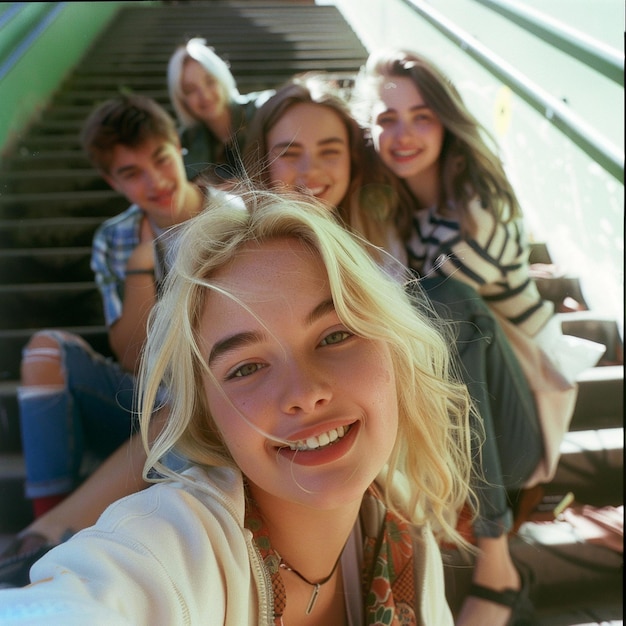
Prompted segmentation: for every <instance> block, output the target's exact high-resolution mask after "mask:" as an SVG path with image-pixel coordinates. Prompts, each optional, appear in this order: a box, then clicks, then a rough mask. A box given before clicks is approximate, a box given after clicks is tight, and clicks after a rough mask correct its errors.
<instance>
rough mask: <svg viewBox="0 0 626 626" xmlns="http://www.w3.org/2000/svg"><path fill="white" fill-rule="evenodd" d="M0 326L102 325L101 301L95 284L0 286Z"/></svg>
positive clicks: (6, 327)
mask: <svg viewBox="0 0 626 626" xmlns="http://www.w3.org/2000/svg"><path fill="white" fill-rule="evenodd" d="M0 300H1V301H2V309H0V328H4V329H18V328H36V327H38V326H40V325H41V323H42V320H45V326H46V327H49V328H50V327H58V326H84V325H86V324H89V323H90V322H91V323H93V324H94V325H101V324H102V302H101V299H100V294H99V293H98V290H97V289H96V285H95V283H94V282H93V281H92V282H78V283H51V284H42V283H35V284H30V285H0Z"/></svg>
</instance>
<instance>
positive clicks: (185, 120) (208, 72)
mask: <svg viewBox="0 0 626 626" xmlns="http://www.w3.org/2000/svg"><path fill="white" fill-rule="evenodd" d="M167 85H168V90H169V95H170V100H171V102H172V106H173V107H174V111H175V112H176V117H177V119H178V122H179V124H180V126H181V143H182V145H183V148H184V150H185V154H184V159H185V166H186V167H187V175H188V177H189V178H190V179H194V178H195V177H196V176H198V174H199V173H200V172H202V171H204V170H206V169H207V168H210V170H211V171H212V170H213V169H214V168H218V169H217V172H216V175H217V176H218V178H224V179H228V178H231V177H233V176H234V175H236V174H240V173H241V170H240V168H239V163H240V150H241V149H242V148H243V144H244V142H245V135H246V127H247V124H248V122H249V120H250V118H251V117H252V116H253V115H254V112H255V111H256V108H257V106H258V104H259V103H261V102H263V100H265V99H266V98H267V97H268V96H269V95H271V94H272V93H273V92H272V91H265V92H253V93H250V94H247V95H242V94H240V93H239V90H238V89H237V85H236V82H235V79H234V77H233V75H232V73H231V71H230V68H229V67H228V64H227V63H226V62H225V61H224V60H223V59H221V58H220V57H219V56H218V55H217V54H216V53H215V51H214V50H213V48H211V47H210V46H207V45H206V41H205V40H204V39H201V38H199V37H194V38H192V39H190V40H189V41H188V42H187V43H186V44H184V45H182V46H179V47H178V48H177V49H176V51H175V52H174V53H173V54H172V56H171V58H170V60H169V63H168V68H167Z"/></svg>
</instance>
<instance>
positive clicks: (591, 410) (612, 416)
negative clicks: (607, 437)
mask: <svg viewBox="0 0 626 626" xmlns="http://www.w3.org/2000/svg"><path fill="white" fill-rule="evenodd" d="M576 381H577V383H578V397H577V399H576V406H575V408H574V415H573V417H572V423H571V425H570V430H572V431H577V430H586V429H588V428H604V427H608V428H611V427H614V426H619V425H621V424H623V422H624V366H623V365H612V366H607V367H591V368H589V369H587V370H585V371H584V372H582V373H581V374H579V376H578V377H577V379H576Z"/></svg>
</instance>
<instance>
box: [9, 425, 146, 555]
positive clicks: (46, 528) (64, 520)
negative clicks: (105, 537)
mask: <svg viewBox="0 0 626 626" xmlns="http://www.w3.org/2000/svg"><path fill="white" fill-rule="evenodd" d="M145 460H146V453H145V451H144V449H143V445H142V443H141V437H139V435H133V437H131V438H130V439H129V441H128V442H127V443H124V444H122V445H121V446H120V447H119V448H118V449H117V450H116V451H115V452H114V453H113V454H112V455H111V456H110V457H108V458H107V459H105V460H104V461H103V462H102V464H101V465H100V466H99V467H98V468H97V469H96V470H95V471H94V472H93V474H91V475H90V476H89V477H88V478H87V479H86V480H85V481H84V482H83V483H82V485H80V486H79V487H78V488H77V489H76V490H75V491H73V492H72V493H71V494H70V495H69V496H67V498H65V500H63V502H61V503H60V504H58V505H57V506H55V507H54V508H53V509H51V510H50V511H48V512H47V513H45V514H44V515H42V516H41V517H39V518H37V519H36V520H35V521H34V522H33V523H32V524H31V525H30V526H28V527H27V528H26V529H24V530H23V531H22V533H20V534H22V535H23V534H26V533H39V534H40V535H43V536H44V537H46V538H48V539H49V540H50V541H51V542H52V543H55V544H56V543H59V542H60V541H61V537H63V535H64V534H66V533H67V531H71V532H77V531H79V530H81V529H83V528H86V527H87V526H91V525H92V524H94V523H95V522H96V520H97V519H98V517H99V516H100V514H101V513H102V512H103V511H104V509H105V508H106V507H107V506H108V505H109V504H111V503H112V502H114V501H115V500H119V499H120V498H123V497H124V496H127V495H129V494H131V493H135V492H136V491H140V490H141V489H145V488H146V487H147V486H148V483H146V482H145V481H144V480H143V478H142V472H143V465H144V462H145Z"/></svg>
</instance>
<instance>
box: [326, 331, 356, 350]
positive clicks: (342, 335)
mask: <svg viewBox="0 0 626 626" xmlns="http://www.w3.org/2000/svg"><path fill="white" fill-rule="evenodd" d="M351 336H352V335H351V333H349V332H348V331H347V330H337V331H335V332H334V333H330V335H326V337H324V339H322V341H321V342H320V344H321V345H322V346H331V345H333V344H336V343H341V342H342V341H345V340H346V339H348V338H349V337H351Z"/></svg>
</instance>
